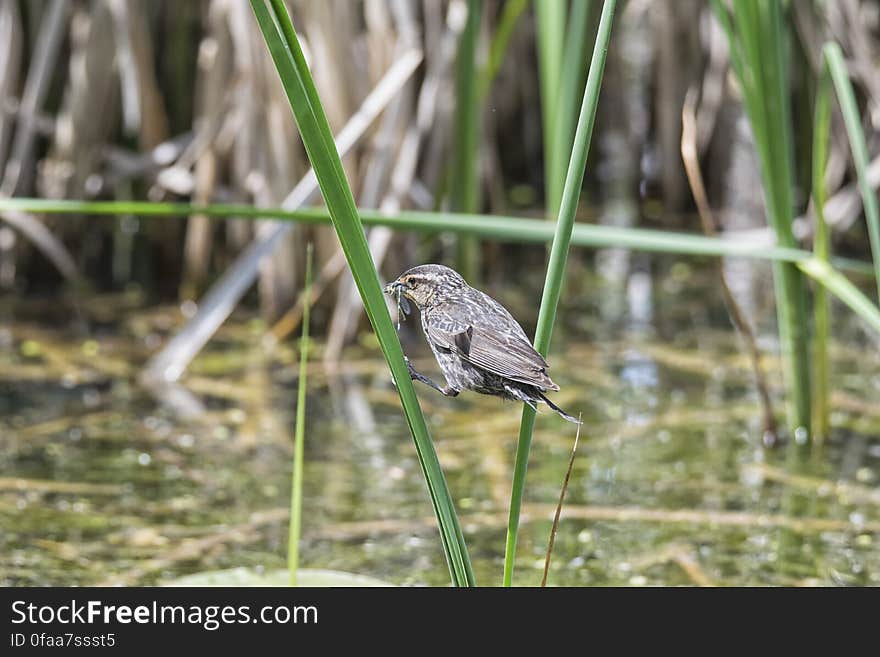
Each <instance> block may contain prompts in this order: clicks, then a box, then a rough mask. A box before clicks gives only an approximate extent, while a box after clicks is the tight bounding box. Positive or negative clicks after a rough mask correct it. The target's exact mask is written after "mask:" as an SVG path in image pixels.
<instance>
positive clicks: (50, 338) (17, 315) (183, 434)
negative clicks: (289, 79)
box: [0, 265, 880, 585]
mask: <svg viewBox="0 0 880 657" xmlns="http://www.w3.org/2000/svg"><path fill="white" fill-rule="evenodd" d="M705 279H706V277H705V276H702V275H701V276H697V275H695V274H694V273H693V272H692V271H690V269H689V268H687V267H683V266H681V265H671V266H667V267H665V268H663V269H662V271H661V273H659V274H656V275H655V276H654V277H653V278H651V277H648V276H647V275H646V276H645V280H642V281H641V282H639V281H638V280H636V279H630V284H629V285H628V286H627V287H626V289H623V290H621V291H620V299H621V300H620V303H619V304H616V306H617V307H615V304H614V303H611V304H610V306H611V307H610V308H609V307H608V304H609V300H610V299H614V298H615V297H614V294H615V292H614V291H613V290H607V289H602V288H601V287H596V286H586V285H585V286H579V285H577V284H573V285H570V294H569V299H568V301H567V306H566V308H565V311H564V313H563V321H562V322H561V324H560V326H559V327H558V329H557V331H556V334H555V336H554V345H553V350H552V353H551V357H550V361H551V364H552V368H553V370H552V371H553V378H554V379H555V380H556V381H557V382H558V383H559V384H560V385H561V386H562V391H561V392H560V393H558V394H556V395H555V397H554V398H555V400H556V401H557V403H559V404H560V405H561V406H563V407H564V408H566V409H567V410H569V411H574V412H582V413H583V416H584V420H585V423H584V431H583V433H582V435H581V447H580V450H579V452H578V456H577V460H576V462H575V466H574V471H573V474H572V479H571V484H570V488H569V490H568V496H567V498H566V504H565V508H564V513H563V519H562V522H561V524H560V527H559V534H558V537H557V540H556V547H555V552H554V556H553V567H552V570H551V575H550V583H551V584H556V585H608V584H614V585H678V584H719V585H743V584H757V585H780V584H784V585H799V584H824V585H834V584H856V585H872V584H873V585H878V584H880V487H878V482H880V402H878V399H880V358H878V355H877V351H876V347H872V346H871V345H870V343H868V342H866V341H865V336H864V334H863V333H862V330H861V328H860V327H859V326H858V325H857V324H855V323H854V322H852V321H851V320H849V319H848V313H846V311H844V310H840V311H839V312H836V313H835V317H836V320H835V321H836V322H837V323H838V324H839V326H837V327H836V331H835V332H836V334H837V335H838V338H839V342H838V343H837V344H836V345H835V346H834V349H833V350H832V351H833V356H834V368H833V369H834V378H833V383H834V386H833V390H834V408H835V411H834V414H833V416H832V423H833V425H834V427H835V429H834V433H833V435H832V437H831V438H830V440H829V441H827V443H826V444H825V446H824V447H823V448H822V449H821V450H815V449H814V450H813V452H812V453H810V454H805V453H804V452H803V450H801V449H798V448H797V446H794V445H792V444H791V441H788V443H787V444H783V445H781V446H778V447H776V448H774V449H767V448H765V447H764V446H763V444H762V436H761V434H762V426H761V421H760V417H761V413H760V409H759V406H758V405H757V396H756V394H755V392H754V387H753V385H752V379H751V370H750V367H749V363H748V361H747V360H745V359H744V357H743V356H742V355H741V351H740V345H739V342H738V340H737V338H736V335H735V334H734V333H733V332H732V331H731V330H730V328H729V324H728V322H727V319H726V315H725V314H724V310H723V307H721V306H720V301H719V299H718V298H717V294H716V293H714V292H712V290H713V289H714V288H713V287H712V282H711V281H709V280H705ZM634 280H636V282H635V283H633V281H634ZM640 286H641V287H640ZM590 289H593V290H594V291H593V292H590V291H589V290H590ZM492 291H493V293H494V294H496V295H497V296H499V297H500V298H501V299H502V300H504V302H505V303H506V304H507V305H509V307H510V308H511V309H512V310H513V311H514V312H515V313H516V314H517V315H518V316H522V317H528V316H529V313H531V314H532V315H533V314H534V308H530V302H529V298H533V297H532V296H531V295H530V294H526V293H521V294H520V295H517V294H516V293H515V292H514V291H512V290H508V291H505V290H504V289H497V288H496V289H495V290H492ZM534 298H536V297H534ZM0 309H2V310H0V583H3V584H6V585H9V584H33V585H42V584H111V583H113V584H118V583H123V584H138V583H145V584H158V583H163V582H167V581H170V580H172V579H174V578H175V577H179V576H182V575H187V574H191V573H198V572H202V571H208V570H215V569H225V568H233V567H239V566H245V567H250V568H256V569H265V570H271V569H275V568H282V567H284V565H285V550H286V544H287V519H286V509H287V505H288V500H289V495H290V490H289V486H290V472H291V458H292V451H293V450H292V438H291V436H292V433H293V431H292V428H293V418H294V413H295V398H296V395H295V388H296V383H297V382H296V368H295V365H296V353H295V348H296V345H295V344H294V343H288V344H285V345H282V346H280V347H277V348H274V349H270V348H268V347H267V346H266V345H265V344H264V340H263V336H264V334H265V332H266V329H265V326H263V325H262V324H261V323H260V322H259V321H256V320H254V319H252V318H250V317H248V316H247V315H239V316H237V317H236V318H235V319H234V320H233V321H231V322H229V323H228V324H227V325H226V326H225V327H224V328H223V329H222V331H221V333H220V334H219V335H218V336H217V337H216V339H215V340H214V341H213V342H212V343H211V344H210V346H209V348H208V349H207V350H206V351H205V352H204V353H203V354H202V355H200V356H199V358H198V359H197V360H196V361H195V363H194V364H193V366H192V367H191V368H190V370H189V371H188V373H187V375H186V376H185V377H184V379H183V384H184V385H185V389H186V390H187V391H188V392H189V393H191V394H192V399H191V400H190V401H191V402H192V403H195V404H197V405H201V406H202V411H201V412H199V413H198V414H195V415H191V416H189V417H184V416H181V415H180V414H179V413H176V412H173V411H171V410H169V409H168V407H167V406H164V405H162V404H160V403H158V402H157V401H156V400H155V398H154V397H153V396H151V395H150V394H148V393H147V392H145V391H144V390H143V389H142V388H141V387H140V386H139V385H138V384H137V374H138V372H139V370H140V368H141V366H142V365H143V363H144V362H145V360H146V359H147V357H148V356H149V354H150V353H152V352H153V351H154V350H155V349H156V348H157V347H158V346H159V345H160V344H161V343H162V341H163V340H164V339H165V337H166V336H167V335H168V334H169V331H171V330H173V328H174V327H176V326H179V325H180V323H181V322H182V321H183V320H182V319H181V318H180V316H179V313H178V311H177V309H175V308H165V307H163V308H157V307H149V306H146V307H145V306H144V304H143V303H141V302H140V300H139V299H137V298H136V297H134V298H132V297H127V296H119V297H112V298H90V299H85V300H82V299H81V300H79V301H78V302H77V304H76V306H74V305H73V304H72V303H71V302H69V301H64V302H55V301H44V300H29V301H21V300H15V301H14V300H11V299H6V300H3V301H0ZM756 312H757V315H756V316H757V317H758V318H759V329H760V335H762V336H765V338H763V339H761V346H762V348H764V350H765V351H767V352H768V353H769V355H768V357H767V358H766V359H765V366H766V368H767V371H768V379H769V381H770V384H771V388H772V389H773V392H774V395H775V396H776V397H777V400H776V402H777V409H776V411H777V414H778V415H780V416H781V415H782V407H781V404H780V403H779V401H778V395H779V394H780V392H781V390H780V383H779V378H780V375H779V372H778V366H777V362H776V360H775V358H774V357H773V352H774V348H775V345H774V342H773V341H772V335H773V333H772V321H773V314H772V309H771V310H768V309H767V308H764V307H759V308H758V309H757V311H756ZM71 317H73V318H74V319H73V320H71ZM765 324H766V326H765ZM415 326H416V325H415V323H414V322H413V321H412V320H410V322H409V324H408V325H407V324H404V328H403V332H404V338H405V344H406V349H407V351H408V352H409V353H411V354H412V355H413V357H414V359H415V360H416V361H418V360H419V359H421V360H422V362H421V363H418V364H419V365H420V367H421V368H423V369H424V370H426V371H429V372H432V373H434V372H436V369H435V367H434V365H433V364H432V362H431V361H430V360H429V359H426V358H425V357H426V356H427V350H426V348H425V346H424V344H423V343H422V342H421V338H420V337H419V336H418V334H417V333H416V332H415ZM527 328H530V327H528V326H527ZM419 393H420V396H421V399H422V402H423V408H424V409H425V412H426V414H427V416H428V418H429V422H430V427H431V431H432V434H433V437H434V440H435V443H436V447H437V450H438V452H439V455H440V458H441V461H442V463H443V465H444V468H445V470H446V473H447V476H448V479H449V484H450V487H451V489H452V491H453V494H454V495H455V498H456V502H457V506H458V509H459V512H460V514H461V516H462V521H463V525H464V528H465V532H466V536H467V540H468V545H469V547H470V552H471V556H472V558H473V561H474V566H475V570H476V574H477V579H478V582H479V583H485V584H498V583H499V582H500V576H501V567H502V559H503V549H504V537H505V527H506V514H507V502H508V497H509V493H510V477H511V471H512V467H513V457H514V451H515V442H516V434H517V428H518V422H519V407H518V406H516V405H514V404H512V403H507V402H502V401H499V400H496V399H493V398H486V397H482V396H477V395H474V394H463V395H461V396H459V397H458V398H456V399H445V398H443V397H440V396H439V395H437V394H436V393H434V392H433V391H431V390H429V389H427V388H419ZM307 408H308V421H307V437H306V456H305V459H306V460H305V494H304V509H305V510H304V513H305V518H304V528H303V551H302V557H301V558H302V564H303V565H304V566H306V567H310V568H328V569H336V570H343V571H349V572H353V573H358V574H362V575H369V576H373V577H377V578H380V579H383V580H386V581H389V582H392V583H396V584H440V585H442V584H445V583H447V582H448V576H447V573H446V566H445V562H444V559H443V555H442V552H441V549H440V543H439V539H438V533H437V530H436V529H435V525H434V521H433V518H432V512H431V506H430V503H429V500H428V498H427V494H426V490H425V487H424V484H423V480H422V477H421V473H420V470H419V465H418V461H417V459H416V454H415V450H414V448H413V445H412V441H411V438H410V436H409V434H408V432H407V428H406V424H405V422H404V419H403V416H402V414H401V412H400V409H399V404H398V401H397V396H396V393H395V392H394V389H393V388H392V387H391V385H390V384H389V378H388V375H387V370H386V369H385V367H384V364H383V361H382V360H381V356H380V355H379V352H378V349H376V348H375V345H374V344H373V342H372V338H371V337H370V336H366V337H364V338H362V339H361V341H360V343H359V344H357V345H355V346H354V347H352V348H351V349H349V350H347V351H346V352H345V357H344V359H343V362H342V364H340V365H339V366H336V367H332V368H330V367H328V366H325V365H324V364H323V362H322V359H321V346H320V344H318V345H316V353H315V354H314V362H312V363H311V364H310V366H309V395H308V403H307ZM573 439H574V434H573V428H572V425H570V424H567V423H565V422H563V421H561V420H559V419H558V418H556V417H555V416H553V415H550V414H548V413H546V412H544V413H542V414H541V415H540V416H539V419H538V423H537V429H536V432H535V437H534V442H533V447H532V459H531V461H530V467H529V477H528V488H527V494H526V506H525V511H526V515H525V518H524V522H523V525H522V530H521V536H520V551H519V560H518V565H517V572H516V579H517V581H518V582H519V583H521V584H536V583H537V582H539V581H540V577H541V571H542V568H543V560H544V552H545V549H546V544H547V538H548V532H549V529H550V519H551V517H552V514H553V509H554V506H555V503H556V500H557V498H558V495H559V489H560V485H561V482H562V478H563V474H564V471H565V467H566V463H567V460H568V455H569V451H570V449H571V445H572V441H573Z"/></svg>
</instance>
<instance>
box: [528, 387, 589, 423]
mask: <svg viewBox="0 0 880 657" xmlns="http://www.w3.org/2000/svg"><path fill="white" fill-rule="evenodd" d="M538 397H540V399H541V401H542V402H544V403H545V404H547V406H549V407H550V408H552V409H553V410H554V411H556V412H557V413H559V416H560V417H561V418H563V419H566V420H568V421H569V422H574V423H575V424H582V422H581V421H580V420H578V419H577V418H576V417H573V416H571V415H569V414H568V413H566V412H565V411H563V410H562V409H561V408H559V407H558V406H557V405H556V404H554V403H553V402H552V401H550V400H549V399H547V397H546V396H544V393H542V392H538Z"/></svg>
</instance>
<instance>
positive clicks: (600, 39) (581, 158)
mask: <svg viewBox="0 0 880 657" xmlns="http://www.w3.org/2000/svg"><path fill="white" fill-rule="evenodd" d="M615 4H616V0H605V2H604V4H603V5H602V16H601V18H600V19H599V31H598V33H597V36H596V46H595V48H594V49H593V58H592V60H591V62H590V74H589V77H588V78H587V86H586V89H584V97H583V102H582V103H581V112H580V116H579V117H578V123H577V130H576V132H575V137H574V146H573V147H572V151H571V160H570V161H569V164H568V173H567V174H566V176H565V186H564V187H563V192H562V204H561V205H560V209H559V219H558V220H557V222H556V231H555V234H554V236H553V244H552V246H551V247H550V262H549V264H548V266H547V277H546V278H545V280H544V292H543V295H542V296H541V309H540V310H539V311H538V327H537V330H536V332H535V349H537V350H538V352H540V353H541V354H543V355H544V356H546V355H547V352H548V350H549V348H550V338H551V336H552V334H553V324H554V322H555V320H556V308H557V306H558V305H559V297H560V295H561V293H562V284H563V281H564V277H565V262H566V259H567V257H568V248H569V244H570V243H571V235H572V229H573V227H574V217H575V213H576V211H577V205H578V201H579V199H580V193H581V185H582V184H583V180H584V170H585V169H586V166H587V155H588V154H589V151H590V138H591V136H592V133H593V123H594V121H595V119H596V107H597V106H598V104H599V92H600V90H601V86H602V74H603V72H604V70H605V55H606V53H607V51H608V42H609V40H610V39H611V25H612V19H613V17H614V6H615ZM534 426H535V412H534V411H533V410H532V409H531V408H530V407H528V406H525V405H524V406H523V414H522V420H521V422H520V429H519V440H518V442H517V447H516V463H515V464H514V472H513V486H512V490H511V494H510V514H509V517H508V522H507V542H506V546H505V553H504V575H503V580H502V581H503V584H504V586H511V584H512V583H513V564H514V560H515V556H516V540H517V533H518V531H519V516H520V510H521V509H522V499H523V491H524V490H525V479H526V470H527V468H528V460H529V449H530V447H531V443H532V431H533V429H534Z"/></svg>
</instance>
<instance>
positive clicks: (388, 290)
mask: <svg viewBox="0 0 880 657" xmlns="http://www.w3.org/2000/svg"><path fill="white" fill-rule="evenodd" d="M399 287H403V285H402V283H401V282H400V281H391V282H390V283H386V284H385V287H383V288H382V291H383V292H384V293H385V294H394V293H395V292H397V288H399Z"/></svg>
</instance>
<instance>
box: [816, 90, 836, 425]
mask: <svg viewBox="0 0 880 657" xmlns="http://www.w3.org/2000/svg"><path fill="white" fill-rule="evenodd" d="M830 87H831V84H830V81H829V80H828V76H826V75H822V76H821V78H820V79H819V87H818V89H817V90H816V107H815V112H814V120H813V167H812V178H813V213H814V214H815V217H816V226H815V236H814V238H813V253H814V254H815V256H816V258H817V259H818V260H821V261H822V262H825V263H827V262H828V260H829V258H830V256H831V245H830V241H831V240H830V236H829V234H828V224H827V223H826V222H825V202H826V201H827V199H828V193H827V190H826V189H825V170H826V164H827V162H828V137H829V133H830V131H831V102H830V98H831V88H830ZM828 306H829V304H828V291H827V290H826V289H825V287H824V286H819V287H817V288H816V291H815V293H814V295H813V323H814V325H815V326H814V331H815V333H814V337H813V426H812V428H813V435H814V437H815V439H816V440H824V439H825V438H826V437H827V436H828V429H829V399H830V392H829V380H828V376H829V370H830V368H829V365H828V338H829V332H830V327H829V307H828Z"/></svg>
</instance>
